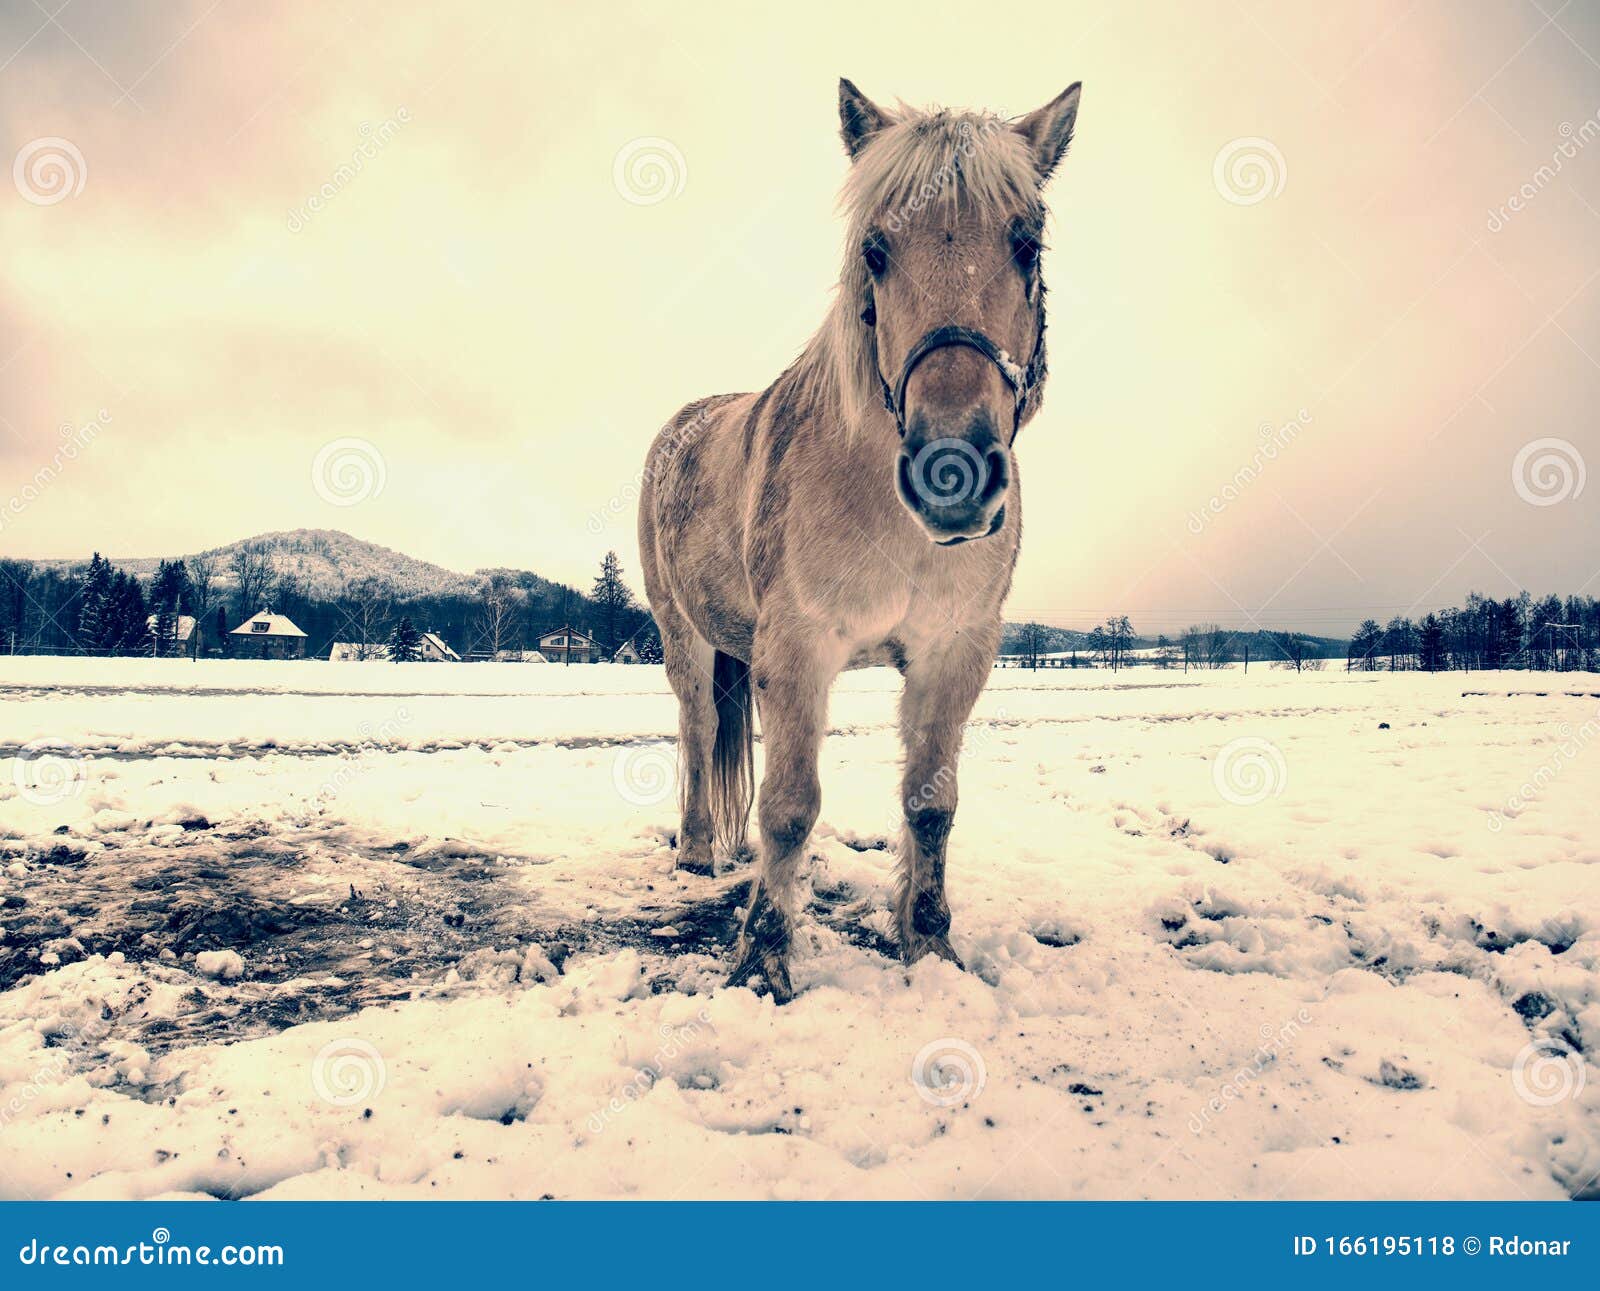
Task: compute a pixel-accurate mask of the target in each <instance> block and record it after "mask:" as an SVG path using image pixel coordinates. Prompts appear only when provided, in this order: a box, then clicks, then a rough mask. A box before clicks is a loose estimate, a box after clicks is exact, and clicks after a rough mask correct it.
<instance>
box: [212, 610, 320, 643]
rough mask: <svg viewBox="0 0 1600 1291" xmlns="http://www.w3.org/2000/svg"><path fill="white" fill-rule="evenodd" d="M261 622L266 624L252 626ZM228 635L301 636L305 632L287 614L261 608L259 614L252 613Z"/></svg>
mask: <svg viewBox="0 0 1600 1291" xmlns="http://www.w3.org/2000/svg"><path fill="white" fill-rule="evenodd" d="M262 622H264V623H266V625H267V626H266V627H265V628H256V627H254V626H252V625H253V624H256V623H262ZM228 635H229V636H235V637H303V636H305V633H304V632H302V631H301V630H300V629H299V628H297V627H296V626H295V624H294V620H293V619H291V618H290V617H289V616H288V615H287V614H274V613H272V611H271V610H262V611H261V612H260V613H259V614H252V615H251V616H250V617H249V618H247V619H246V620H245V621H244V622H243V623H241V624H240V625H239V626H238V627H236V628H234V630H233V631H232V632H230V633H229V634H228Z"/></svg>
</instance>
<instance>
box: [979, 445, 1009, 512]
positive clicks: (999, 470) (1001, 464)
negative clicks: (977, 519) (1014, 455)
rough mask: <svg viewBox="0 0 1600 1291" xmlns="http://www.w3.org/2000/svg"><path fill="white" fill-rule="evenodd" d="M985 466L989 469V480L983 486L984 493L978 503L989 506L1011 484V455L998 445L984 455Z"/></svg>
mask: <svg viewBox="0 0 1600 1291" xmlns="http://www.w3.org/2000/svg"><path fill="white" fill-rule="evenodd" d="M984 464H985V465H986V466H987V467H988V468H989V471H988V475H989V478H988V480H987V482H986V483H985V484H984V486H983V493H982V495H981V496H980V497H979V498H978V502H979V504H980V505H983V506H987V505H988V504H989V503H991V502H993V501H994V500H995V499H996V498H997V497H999V496H1000V495H1001V494H1002V493H1004V492H1005V491H1006V489H1007V487H1008V486H1009V485H1010V484H1011V455H1010V454H1009V453H1007V452H1006V450H1005V449H1003V448H1001V447H1000V446H999V445H998V444H997V445H994V446H993V447H991V448H990V449H989V451H988V452H987V453H985V454H984Z"/></svg>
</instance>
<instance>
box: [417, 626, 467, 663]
mask: <svg viewBox="0 0 1600 1291" xmlns="http://www.w3.org/2000/svg"><path fill="white" fill-rule="evenodd" d="M422 639H423V640H424V641H426V642H428V644H429V645H431V646H433V647H434V649H436V650H437V651H438V652H439V653H440V654H442V655H444V657H445V658H447V659H459V658H461V656H460V655H458V654H457V653H456V652H455V651H454V650H452V649H451V648H450V647H449V646H447V645H446V644H445V642H444V638H443V637H442V636H440V635H439V634H438V633H437V632H424V633H423V634H422Z"/></svg>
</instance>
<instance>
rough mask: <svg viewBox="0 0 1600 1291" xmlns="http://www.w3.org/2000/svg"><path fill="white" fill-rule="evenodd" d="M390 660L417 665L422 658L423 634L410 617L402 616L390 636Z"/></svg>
mask: <svg viewBox="0 0 1600 1291" xmlns="http://www.w3.org/2000/svg"><path fill="white" fill-rule="evenodd" d="M389 658H390V660H391V661H393V662H394V663H416V662H417V660H418V659H420V658H422V633H420V632H418V631H417V628H416V625H415V624H414V623H412V622H411V618H410V616H409V615H401V617H400V622H398V623H396V624H395V625H394V631H393V632H391V633H390V634H389Z"/></svg>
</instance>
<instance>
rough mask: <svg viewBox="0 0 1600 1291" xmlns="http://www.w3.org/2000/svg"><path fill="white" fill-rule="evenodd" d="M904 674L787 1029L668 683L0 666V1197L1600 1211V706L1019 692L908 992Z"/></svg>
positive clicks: (501, 673)
mask: <svg viewBox="0 0 1600 1291" xmlns="http://www.w3.org/2000/svg"><path fill="white" fill-rule="evenodd" d="M898 689H899V679H898V677H897V676H895V675H894V674H892V673H889V672H885V671H881V670H873V671H867V672H861V673H855V674H850V675H848V676H846V677H845V678H843V679H842V680H841V682H840V684H839V686H838V687H837V688H836V690H835V694H834V700H833V705H832V710H831V720H832V724H833V729H832V734H831V735H830V738H829V739H828V741H827V744H826V746H825V749H824V754H823V776H824V785H823V789H824V803H823V809H822V818H821V822H820V823H819V825H818V827H817V830H816V832H815V835H814V837H813V840H812V848H811V850H812V853H813V858H814V859H813V861H812V863H811V866H810V871H809V875H808V882H809V884H810V889H811V901H810V907H809V909H810V920H809V922H808V926H807V928H806V930H805V934H804V936H803V938H802V943H801V945H800V947H799V948H798V950H799V953H798V955H797V959H796V963H795V985H796V988H797V989H798V990H799V991H800V992H801V994H800V995H799V997H798V998H797V999H796V1000H795V1002H794V1003H792V1004H790V1005H788V1006H786V1007H784V1008H782V1009H778V1008H775V1007H774V1006H773V1005H772V1003H771V1002H770V1001H769V1000H767V999H765V998H758V997H756V996H754V995H752V994H751V993H750V992H748V991H746V990H733V991H730V990H726V989H722V987H721V973H722V971H723V959H724V955H725V951H726V948H727V947H728V945H729V944H730V943H731V939H732V935H733V929H734V927H735V923H736V919H737V906H738V903H739V900H740V898H741V896H742V894H743V889H744V885H745V879H746V877H747V874H748V871H747V870H744V869H741V870H739V871H738V872H736V873H729V874H725V875H722V876H720V877H718V878H716V879H704V878H694V877H686V876H683V877H680V876H677V875H675V874H674V873H673V872H672V850H671V836H672V833H673V831H674V829H675V828H676V788H675V784H674V779H673V755H672V741H671V735H672V733H673V732H674V731H675V729H676V708H675V705H674V703H673V701H672V699H671V697H670V695H669V694H668V692H667V689H666V685H665V681H664V678H663V676H662V673H661V671H660V670H659V669H657V668H648V667H635V668H622V667H615V666H606V667H583V668H578V667H574V668H570V669H568V668H560V667H554V666H546V667H538V666H533V665H460V666H446V665H440V666H428V665H401V666H395V665H387V664H346V665H337V666H336V665H328V664H317V663H248V662H238V663H234V662H206V663H201V664H191V663H186V662H176V661H174V662H166V661H148V660H132V661H130V660H88V659H70V660H61V659H29V658H7V659H0V927H3V937H0V1194H3V1195H5V1196H11V1197H19V1196H21V1197H30V1196H36V1197H43V1196H65V1197H151V1196H177V1195H186V1196H199V1197H205V1196H215V1197H243V1196H254V1197H272V1198H282V1197H295V1198H304V1197H334V1198H342V1197H384V1196H388V1197H520V1198H538V1197H542V1196H553V1197H559V1198H569V1197H707V1196H709V1197H756V1198H761V1197H912V1198H922V1197H1062V1198H1072V1197H1261V1198H1269V1197H1426V1198H1447V1197H1471V1198H1483V1197H1503V1198H1524V1197H1529V1198H1560V1197H1566V1196H1590V1197H1593V1196H1596V1195H1597V1194H1600V1181H1597V1175H1600V1070H1597V1069H1596V1061H1597V1060H1596V1057H1595V1055H1596V1054H1597V1053H1600V1049H1597V1044H1600V793H1597V792H1596V785H1597V783H1600V678H1597V677H1595V676H1594V675H1589V674H1566V675H1559V676H1557V675H1550V674H1543V675H1528V674H1482V673H1478V674H1448V675H1439V676H1423V675H1415V674H1401V675H1397V676H1390V675H1387V674H1382V673H1378V674H1356V675H1346V674H1345V673H1344V672H1343V671H1330V672H1324V673H1310V674H1305V675H1303V676H1298V677H1297V676H1295V675H1293V674H1289V673H1283V672H1274V671H1270V670H1266V669H1262V668H1252V670H1251V671H1250V673H1249V674H1248V676H1246V675H1243V674H1241V673H1239V672H1237V671H1224V672H1215V673H1190V674H1188V675H1187V676H1185V675H1184V674H1183V673H1182V672H1176V673H1172V672H1161V671H1156V670H1150V669H1141V670H1138V671H1135V672H1132V673H1123V674H1121V675H1116V676H1114V675H1112V674H1109V673H1105V672H1082V673H1070V672H1039V673H1030V672H1023V671H1010V670H1006V671H999V672H996V673H995V674H994V677H993V679H992V682H991V685H990V688H989V690H988V692H987V693H986V694H985V695H984V697H983V699H982V700H981V701H980V703H979V706H978V709H977V711H976V713H975V714H974V720H973V723H972V725H971V727H970V729H969V731H968V735H967V747H966V753H965V756H964V760H963V764H962V768H961V795H962V807H961V810H960V812H959V814H958V816H957V820H956V828H955V833H954V834H953V836H952V840H951V850H950V884H951V903H952V906H953V908H954V912H955V929H954V941H955V944H956V947H957V949H958V950H959V951H960V953H961V954H962V956H963V958H964V959H965V961H966V963H967V965H968V967H969V969H970V971H969V972H967V973H962V972H960V971H958V970H956V969H955V968H954V967H952V966H950V965H948V964H945V963H941V962H938V961H934V960H928V961H926V962H924V963H921V964H919V965H918V966H917V968H916V969H915V970H914V971H913V972H911V973H910V974H907V972H906V971H905V970H904V969H903V968H901V967H900V965H899V964H898V963H897V962H896V961H895V960H894V959H893V958H892V957H890V955H891V952H892V947H891V946H890V945H889V943H888V942H887V941H886V940H885V937H886V934H887V933H888V932H889V929H890V924H889V919H888V912H887V901H888V897H889V893H890V887H891V880H892V869H893V855H892V852H891V851H890V850H889V849H890V848H892V847H893V845H894V839H895V836H896V832H897V828H898V821H897V818H896V799H897V794H896V777H897V762H898V746H897V741H896V738H895V733H894V725H893V720H894V709H895V702H896V697H897V694H898Z"/></svg>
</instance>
